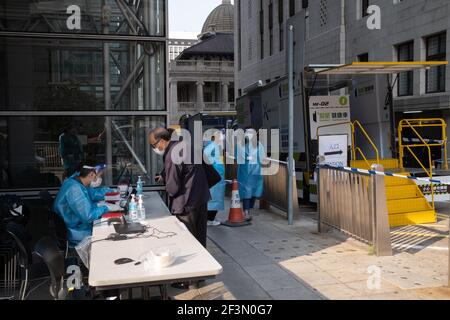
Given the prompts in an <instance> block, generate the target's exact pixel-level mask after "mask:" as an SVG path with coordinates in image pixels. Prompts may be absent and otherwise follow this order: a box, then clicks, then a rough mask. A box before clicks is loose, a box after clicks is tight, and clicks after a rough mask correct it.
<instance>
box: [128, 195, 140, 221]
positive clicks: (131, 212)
mask: <svg viewBox="0 0 450 320" xmlns="http://www.w3.org/2000/svg"><path fill="white" fill-rule="evenodd" d="M137 209H138V207H137V203H136V199H135V197H134V194H133V195H132V196H131V201H130V204H129V205H128V216H129V218H130V220H131V221H133V222H134V221H137V220H138V210H137Z"/></svg>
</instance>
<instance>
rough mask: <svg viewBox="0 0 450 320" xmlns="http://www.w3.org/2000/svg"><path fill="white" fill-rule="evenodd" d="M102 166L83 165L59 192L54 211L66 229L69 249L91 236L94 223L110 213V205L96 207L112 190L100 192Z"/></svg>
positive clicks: (102, 189)
mask: <svg viewBox="0 0 450 320" xmlns="http://www.w3.org/2000/svg"><path fill="white" fill-rule="evenodd" d="M105 167H106V166H105V165H98V166H95V165H94V166H93V165H92V164H91V163H85V164H83V165H81V166H80V168H79V169H78V170H77V172H76V173H74V174H73V175H72V176H71V177H70V178H68V179H66V180H65V181H64V183H63V185H62V186H61V189H60V190H59V192H58V195H57V197H56V200H55V204H54V208H53V209H54V211H55V212H56V213H57V214H58V215H59V216H61V217H62V219H63V220H64V222H65V224H66V227H67V231H68V232H67V237H68V240H69V245H70V246H71V247H74V246H76V245H77V244H78V243H80V242H81V241H82V240H83V239H84V238H86V237H88V236H91V235H92V225H93V222H94V221H95V220H97V219H99V218H101V216H102V215H103V214H105V213H107V212H109V211H111V208H110V207H109V205H107V204H105V205H102V206H100V205H98V202H100V201H102V200H104V199H105V195H106V194H107V193H109V192H112V191H114V190H112V189H109V188H100V185H101V183H102V178H101V176H102V174H103V170H104V169H105Z"/></svg>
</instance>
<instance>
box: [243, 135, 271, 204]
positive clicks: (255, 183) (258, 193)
mask: <svg viewBox="0 0 450 320" xmlns="http://www.w3.org/2000/svg"><path fill="white" fill-rule="evenodd" d="M239 152H241V153H239ZM241 155H242V156H241ZM244 157H245V158H244ZM264 158H265V152H264V147H263V145H262V144H261V143H258V144H257V145H256V146H253V145H252V144H251V143H250V144H248V143H246V144H245V148H242V149H240V150H239V149H238V150H237V159H238V161H239V162H238V173H237V178H238V182H239V196H240V198H241V200H243V199H251V198H261V197H262V195H263V192H264V181H263V176H262V173H261V162H262V160H263V159H264ZM239 159H241V160H239ZM244 159H245V163H242V164H239V163H240V162H244V161H243V160H244Z"/></svg>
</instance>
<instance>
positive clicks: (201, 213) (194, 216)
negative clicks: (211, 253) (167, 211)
mask: <svg viewBox="0 0 450 320" xmlns="http://www.w3.org/2000/svg"><path fill="white" fill-rule="evenodd" d="M207 217H208V205H207V204H206V203H205V204H203V205H201V206H199V207H198V208H194V209H192V210H191V211H189V212H188V213H186V214H182V215H177V218H178V220H180V221H181V222H182V223H184V225H185V226H186V227H187V228H188V230H189V231H190V232H191V233H192V235H193V236H194V237H195V238H196V239H197V240H198V242H200V243H201V244H202V246H204V247H205V248H206V230H207V221H208V219H207Z"/></svg>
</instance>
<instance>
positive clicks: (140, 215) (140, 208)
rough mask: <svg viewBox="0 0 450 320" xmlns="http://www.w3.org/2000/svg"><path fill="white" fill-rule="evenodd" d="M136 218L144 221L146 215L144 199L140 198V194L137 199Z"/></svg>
mask: <svg viewBox="0 0 450 320" xmlns="http://www.w3.org/2000/svg"><path fill="white" fill-rule="evenodd" d="M137 211H138V220H139V221H145V219H146V215H145V207H144V200H143V199H142V194H141V195H139V201H138V210H137Z"/></svg>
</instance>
